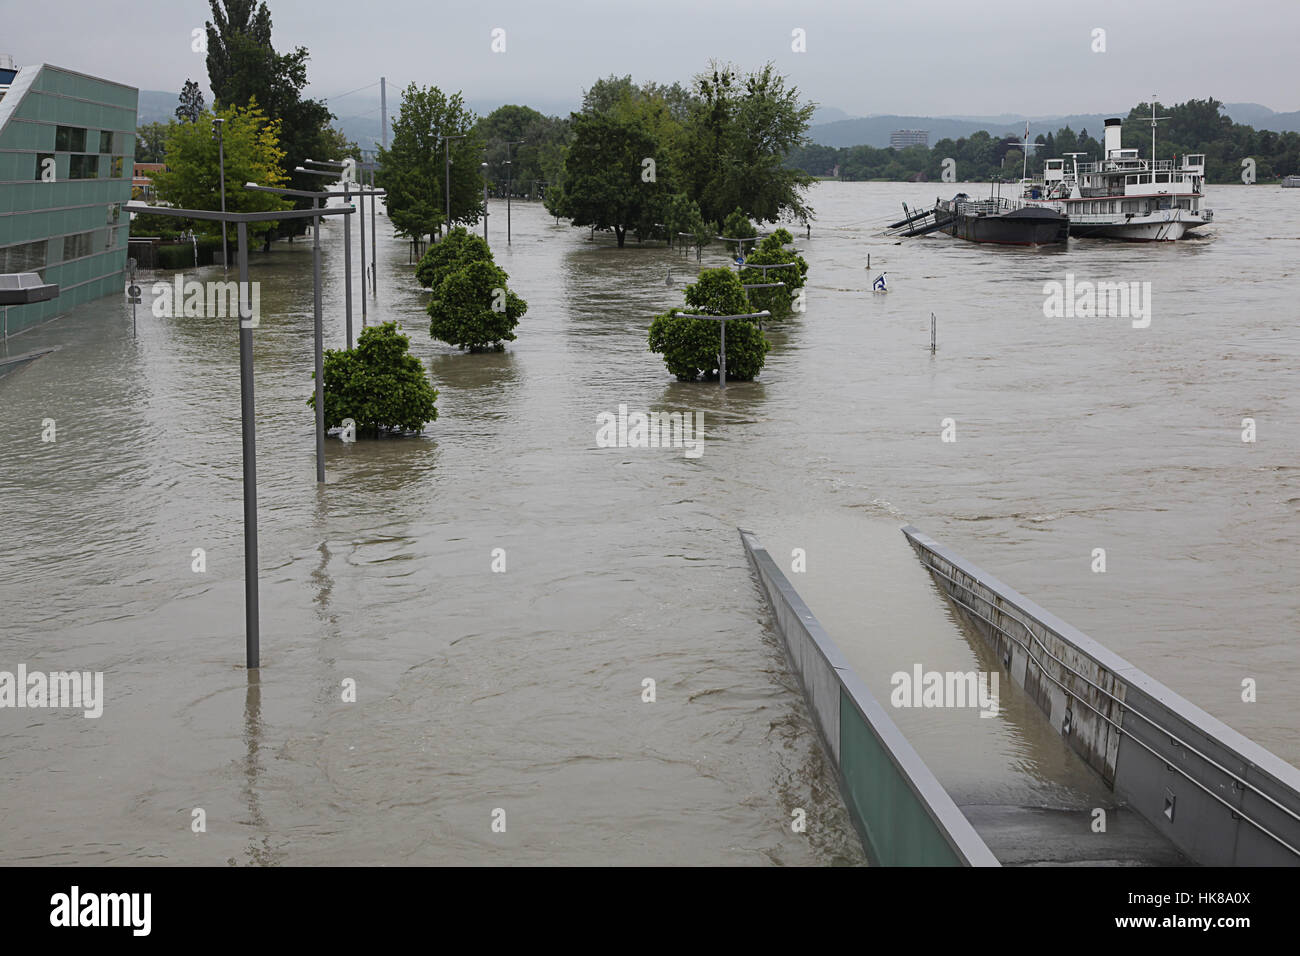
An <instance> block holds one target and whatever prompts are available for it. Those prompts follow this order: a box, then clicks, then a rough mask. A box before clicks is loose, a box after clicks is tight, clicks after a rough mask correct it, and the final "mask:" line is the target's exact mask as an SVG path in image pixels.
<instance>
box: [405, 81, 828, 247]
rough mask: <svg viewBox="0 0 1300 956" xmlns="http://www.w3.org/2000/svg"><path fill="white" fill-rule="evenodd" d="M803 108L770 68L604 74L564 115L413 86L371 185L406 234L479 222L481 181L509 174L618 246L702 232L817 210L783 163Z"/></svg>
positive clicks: (805, 180)
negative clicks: (733, 218)
mask: <svg viewBox="0 0 1300 956" xmlns="http://www.w3.org/2000/svg"><path fill="white" fill-rule="evenodd" d="M812 111H813V105H812V104H811V103H805V102H802V101H801V100H800V98H799V92H798V90H797V89H795V88H793V87H787V85H786V81H785V78H784V77H783V76H782V75H781V74H779V73H777V72H776V71H775V69H774V68H773V67H772V65H771V64H768V65H766V66H764V67H763V68H762V69H760V70H757V71H755V72H752V73H748V74H743V75H742V74H741V73H739V72H738V71H737V70H736V69H735V68H733V67H731V66H729V65H718V64H714V65H713V66H712V67H711V69H710V71H709V72H707V73H703V74H701V75H699V76H697V77H696V78H695V80H694V82H693V84H692V85H691V86H690V87H689V88H687V87H684V86H682V85H681V84H679V83H673V84H672V85H671V86H663V85H660V84H656V83H644V84H641V85H640V86H638V85H636V84H634V83H633V82H632V78H631V77H630V76H623V77H616V76H611V77H608V78H607V79H603V80H598V81H597V82H596V83H595V84H594V85H593V86H592V87H591V89H589V90H587V91H586V92H585V94H584V96H583V102H582V108H581V109H580V110H579V111H578V112H576V113H573V114H571V115H570V116H569V118H568V119H560V118H558V117H548V116H543V115H542V114H541V113H539V112H537V111H536V110H533V109H530V108H528V107H526V106H503V107H501V108H500V109H498V110H496V111H494V112H493V113H491V114H490V115H488V116H486V117H483V118H481V119H480V118H477V117H475V116H474V115H473V114H472V113H471V112H470V111H469V110H468V109H466V108H465V105H464V101H463V99H462V97H461V94H460V93H456V94H453V95H451V96H447V95H446V94H444V93H443V92H442V91H441V90H439V89H437V88H436V87H420V86H417V85H415V84H412V85H411V86H409V87H407V89H406V90H405V91H404V92H403V95H402V103H401V107H400V110H399V114H398V117H397V118H396V119H395V120H394V122H393V141H392V146H391V148H390V149H388V150H386V151H381V153H380V162H381V164H382V166H383V173H382V174H381V176H380V182H381V185H383V186H384V188H386V189H387V190H388V193H389V198H388V210H389V215H390V216H391V218H392V221H393V225H394V226H395V227H396V228H397V229H398V231H399V232H400V233H401V234H403V235H406V236H409V237H411V238H412V239H422V238H424V237H428V238H429V240H430V241H432V240H434V238H435V237H436V236H438V235H439V234H441V233H442V232H443V231H444V230H446V229H449V228H452V227H454V226H457V225H472V224H473V223H475V222H477V221H478V220H479V218H480V217H481V216H482V215H483V213H484V209H483V200H482V189H483V180H484V177H486V178H487V179H488V180H489V181H491V182H493V183H495V184H497V186H498V188H499V187H500V186H501V185H502V184H504V183H505V182H506V181H510V180H512V181H513V183H514V189H515V192H516V194H518V195H535V194H536V192H537V191H538V189H537V187H538V186H539V184H541V183H545V188H544V199H545V202H546V208H547V209H548V210H549V211H550V212H551V213H552V214H553V215H554V216H555V217H556V218H557V219H559V218H567V219H569V220H570V222H571V223H572V224H573V225H575V226H594V227H595V228H597V229H608V230H611V231H612V232H613V233H614V234H615V236H616V237H617V240H618V244H619V245H620V246H622V245H623V244H624V242H625V239H626V236H627V234H628V233H629V232H633V233H635V234H636V235H638V236H641V237H651V236H658V237H663V238H672V237H674V236H675V235H676V234H677V233H679V232H681V233H690V234H691V235H692V236H694V237H696V238H697V239H699V240H700V241H703V240H704V237H706V236H711V235H714V234H716V233H717V230H718V229H719V228H720V225H719V224H720V223H722V222H723V220H724V217H726V216H727V215H728V214H729V213H733V212H735V211H737V210H739V215H741V216H743V217H744V218H747V219H753V220H757V221H759V222H775V221H777V220H778V219H783V218H795V219H800V220H807V219H808V218H809V217H810V216H811V215H812V209H811V207H809V206H808V204H807V203H806V201H805V195H804V194H805V191H806V189H807V187H808V185H809V184H810V183H811V182H812V177H811V176H809V175H808V174H807V173H804V172H802V171H800V170H797V169H791V168H789V167H787V166H786V165H784V163H783V159H784V157H785V156H786V155H787V153H789V151H790V150H792V149H795V148H797V147H798V146H799V145H801V144H802V142H803V139H804V135H805V133H806V131H807V128H808V123H809V120H810V119H811V116H812ZM507 156H508V157H509V160H507ZM448 161H450V168H448ZM507 161H509V162H510V164H511V165H510V166H509V167H507V166H506V165H505V164H506V162H507ZM448 183H450V210H448V197H447V191H448Z"/></svg>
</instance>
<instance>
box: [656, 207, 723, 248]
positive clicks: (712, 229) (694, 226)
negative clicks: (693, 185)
mask: <svg viewBox="0 0 1300 956" xmlns="http://www.w3.org/2000/svg"><path fill="white" fill-rule="evenodd" d="M664 215H665V218H664V222H665V224H666V226H667V228H668V238H669V241H671V242H677V241H678V240H679V239H680V240H681V241H683V242H685V243H687V244H688V245H689V246H691V247H692V248H694V249H695V250H696V253H697V256H698V254H699V251H700V250H702V249H704V247H705V246H707V245H709V244H710V243H711V242H713V237H714V235H715V234H716V232H717V228H718V227H717V226H716V225H714V224H713V223H711V222H706V221H705V220H704V216H703V215H701V213H700V207H699V204H698V203H696V202H695V200H694V199H691V198H689V197H687V196H686V195H685V194H684V193H678V194H677V195H675V196H673V197H672V199H671V200H669V202H668V207H667V210H666V211H665V214H664Z"/></svg>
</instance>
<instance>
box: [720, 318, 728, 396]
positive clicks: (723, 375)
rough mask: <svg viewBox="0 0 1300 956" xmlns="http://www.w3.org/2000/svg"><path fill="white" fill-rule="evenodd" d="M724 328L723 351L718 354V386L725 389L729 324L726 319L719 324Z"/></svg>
mask: <svg viewBox="0 0 1300 956" xmlns="http://www.w3.org/2000/svg"><path fill="white" fill-rule="evenodd" d="M718 324H719V325H721V326H722V351H721V352H719V353H718V384H719V385H721V386H722V387H723V388H726V387H727V322H726V320H725V319H724V320H723V321H721V322H719V323H718Z"/></svg>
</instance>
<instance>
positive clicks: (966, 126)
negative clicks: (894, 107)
mask: <svg viewBox="0 0 1300 956" xmlns="http://www.w3.org/2000/svg"><path fill="white" fill-rule="evenodd" d="M1128 111H1129V107H1127V106H1126V107H1124V108H1123V109H1122V110H1117V111H1116V112H1113V113H1083V114H1078V113H1076V114H1073V115H1070V116H1051V117H1041V116H1040V117H1025V116H1020V115H1017V114H1014V113H1003V114H1001V115H999V116H937V117H936V116H896V115H885V116H864V117H858V118H855V119H841V120H836V121H834V122H828V123H827V122H823V123H818V124H814V125H813V126H812V127H811V128H810V129H809V130H808V138H809V139H810V140H811V141H812V142H814V143H818V144H820V145H822V146H836V147H839V146H875V147H885V146H888V145H889V134H890V133H892V132H893V131H894V130H896V129H924V130H929V131H930V145H931V146H933V145H934V144H935V143H936V142H938V141H939V140H941V139H944V138H945V137H947V138H949V139H957V138H959V137H962V136H970V135H971V134H972V133H976V132H979V131H980V130H986V131H987V132H989V133H990V134H991V135H993V136H995V137H996V136H1002V135H1005V134H1012V135H1014V136H1017V137H1019V136H1021V135H1022V134H1023V133H1024V131H1025V120H1026V119H1028V120H1029V138H1030V139H1033V138H1034V137H1035V136H1037V135H1038V134H1039V133H1044V134H1045V133H1055V132H1056V131H1057V130H1058V129H1060V128H1061V127H1063V126H1069V127H1070V128H1071V129H1072V130H1074V131H1075V132H1076V133H1077V132H1079V131H1080V130H1084V129H1086V130H1087V131H1088V133H1089V135H1091V136H1093V137H1094V138H1096V137H1097V136H1099V134H1100V133H1101V131H1102V129H1103V128H1104V126H1105V121H1106V119H1107V118H1108V117H1111V116H1118V117H1121V118H1123V117H1126V116H1128ZM818 112H819V114H820V113H821V112H822V110H819V111H818ZM1223 112H1224V113H1225V114H1226V115H1228V116H1229V117H1231V118H1232V120H1233V122H1236V123H1244V124H1246V125H1247V126H1253V127H1254V128H1255V129H1270V130H1274V131H1275V132H1279V133H1284V132H1288V131H1291V132H1300V112H1294V113H1277V112H1274V111H1273V110H1271V109H1269V108H1268V107H1267V106H1261V105H1260V104H1258V103H1228V104H1225V105H1224V107H1223Z"/></svg>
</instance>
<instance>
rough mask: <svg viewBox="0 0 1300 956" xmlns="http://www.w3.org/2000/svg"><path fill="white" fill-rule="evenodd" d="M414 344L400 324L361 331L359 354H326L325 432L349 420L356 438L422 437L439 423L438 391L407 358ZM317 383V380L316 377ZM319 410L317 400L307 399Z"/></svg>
mask: <svg viewBox="0 0 1300 956" xmlns="http://www.w3.org/2000/svg"><path fill="white" fill-rule="evenodd" d="M410 347H411V340H410V339H408V338H407V337H406V336H405V335H403V334H401V332H400V331H398V327H397V323H396V322H385V323H383V324H382V325H372V326H370V327H369V328H366V329H363V330H362V331H361V335H360V336H359V337H358V338H357V345H356V348H353V349H330V350H329V351H327V352H326V353H325V364H324V393H325V427H326V428H338V427H340V426H341V425H342V424H343V420H344V419H345V418H350V419H352V421H353V422H355V423H356V426H357V433H358V434H364V435H377V434H378V433H379V432H380V431H381V430H386V431H404V432H418V431H420V430H421V429H423V428H424V426H425V424H426V423H427V422H431V421H435V420H436V419H437V418H438V409H437V407H436V406H435V402H436V401H437V399H438V390H437V389H435V388H434V387H433V385H432V384H431V383H430V381H429V377H428V374H427V373H426V372H425V370H424V366H423V365H422V364H421V363H420V360H419V359H418V358H417V357H416V356H414V355H411V354H409V351H408V350H409V349H410ZM313 377H314V375H313ZM307 404H308V405H309V406H311V407H312V408H315V407H316V396H315V395H312V396H311V398H309V399H307Z"/></svg>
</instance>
